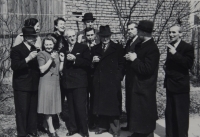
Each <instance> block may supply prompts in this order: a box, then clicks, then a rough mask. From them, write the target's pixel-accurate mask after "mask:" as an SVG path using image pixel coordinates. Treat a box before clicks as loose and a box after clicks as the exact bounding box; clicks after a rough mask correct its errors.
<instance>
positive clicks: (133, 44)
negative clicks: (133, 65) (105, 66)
mask: <svg viewBox="0 0 200 137" xmlns="http://www.w3.org/2000/svg"><path fill="white" fill-rule="evenodd" d="M140 42H141V40H140V39H139V37H137V38H136V40H135V41H134V42H133V43H132V44H131V45H130V50H129V51H132V52H135V45H136V44H138V43H140Z"/></svg>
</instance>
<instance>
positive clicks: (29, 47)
mask: <svg viewBox="0 0 200 137" xmlns="http://www.w3.org/2000/svg"><path fill="white" fill-rule="evenodd" d="M23 43H24V44H25V46H26V47H27V48H28V49H29V50H31V46H30V45H29V44H28V43H26V42H23Z"/></svg>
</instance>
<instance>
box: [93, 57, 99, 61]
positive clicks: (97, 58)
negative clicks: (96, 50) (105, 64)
mask: <svg viewBox="0 0 200 137" xmlns="http://www.w3.org/2000/svg"><path fill="white" fill-rule="evenodd" d="M99 61H100V59H99V57H98V56H94V57H93V59H92V62H99Z"/></svg>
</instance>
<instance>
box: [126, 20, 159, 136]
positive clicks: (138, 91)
mask: <svg viewBox="0 0 200 137" xmlns="http://www.w3.org/2000/svg"><path fill="white" fill-rule="evenodd" d="M153 26H154V24H153V22H151V21H148V20H142V21H140V22H139V24H138V27H137V28H138V36H139V37H140V39H141V40H142V43H141V44H137V45H136V46H135V52H133V53H131V52H129V53H128V54H126V55H125V57H126V60H130V61H132V63H131V65H130V67H131V69H132V70H133V73H132V77H133V79H132V91H131V93H130V98H131V101H130V121H129V130H130V131H131V132H133V134H132V135H131V137H152V136H153V131H154V130H155V128H156V120H157V119H158V116H157V105H156V87H157V76H158V64H159V57H160V53H159V50H158V47H157V45H156V44H155V42H154V40H153V38H152V37H151V34H152V31H153Z"/></svg>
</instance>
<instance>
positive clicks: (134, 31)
mask: <svg viewBox="0 0 200 137" xmlns="http://www.w3.org/2000/svg"><path fill="white" fill-rule="evenodd" d="M128 34H129V37H130V38H134V37H135V36H136V35H137V28H136V25H135V24H130V25H128Z"/></svg>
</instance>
